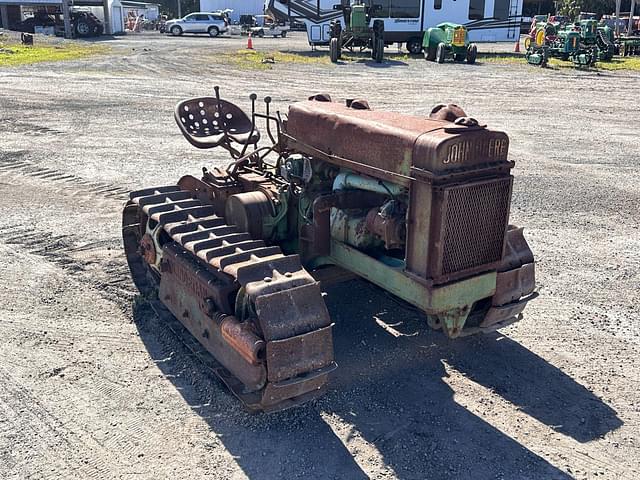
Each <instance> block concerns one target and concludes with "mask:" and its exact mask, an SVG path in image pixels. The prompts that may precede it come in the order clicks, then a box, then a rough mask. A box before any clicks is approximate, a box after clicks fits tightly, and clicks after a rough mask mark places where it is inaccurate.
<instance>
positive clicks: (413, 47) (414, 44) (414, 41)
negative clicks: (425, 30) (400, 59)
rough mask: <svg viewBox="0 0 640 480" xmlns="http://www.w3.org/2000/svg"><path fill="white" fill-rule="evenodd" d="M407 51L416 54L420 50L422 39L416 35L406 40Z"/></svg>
mask: <svg viewBox="0 0 640 480" xmlns="http://www.w3.org/2000/svg"><path fill="white" fill-rule="evenodd" d="M406 47H407V51H408V52H409V53H411V54H413V55H418V54H419V53H420V52H422V39H421V38H418V37H414V38H410V39H409V40H407V45H406Z"/></svg>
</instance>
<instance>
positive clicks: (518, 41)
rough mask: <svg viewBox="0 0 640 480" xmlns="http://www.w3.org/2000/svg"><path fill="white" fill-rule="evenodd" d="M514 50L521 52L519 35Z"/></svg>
mask: <svg viewBox="0 0 640 480" xmlns="http://www.w3.org/2000/svg"><path fill="white" fill-rule="evenodd" d="M513 51H514V52H515V53H520V38H519V37H518V39H517V40H516V46H515V48H514V49H513Z"/></svg>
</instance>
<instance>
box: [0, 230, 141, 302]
mask: <svg viewBox="0 0 640 480" xmlns="http://www.w3.org/2000/svg"><path fill="white" fill-rule="evenodd" d="M0 241H2V242H4V243H6V244H8V245H17V246H20V247H22V248H23V249H25V250H26V251H27V252H29V253H32V254H34V255H38V256H41V257H44V258H45V259H46V260H48V261H50V262H52V263H54V264H56V265H58V266H60V267H62V268H63V269H64V270H65V271H67V272H69V273H71V274H73V275H81V276H83V277H85V278H83V281H86V283H89V284H90V285H91V286H92V287H93V288H95V289H96V290H98V292H99V294H100V296H101V297H102V298H104V299H105V300H108V301H110V302H112V303H114V304H116V305H117V306H118V307H119V308H120V309H121V310H122V311H123V312H125V313H127V314H129V313H130V312H131V302H132V301H133V298H134V296H135V292H134V289H133V285H132V283H131V280H130V278H129V270H128V267H127V265H126V263H125V260H124V254H123V255H122V256H118V257H116V258H112V257H109V258H108V259H107V258H103V257H104V255H103V251H104V249H105V247H107V248H112V249H114V250H119V249H121V248H122V247H121V245H120V241H119V239H110V240H102V241H99V242H91V243H89V244H79V245H78V244H77V242H76V241H75V240H74V239H73V237H72V236H71V235H53V234H51V233H49V232H46V231H42V230H40V229H37V228H34V227H31V226H24V225H13V226H10V227H7V228H3V229H2V230H1V231H0ZM79 252H82V258H78V253H79ZM74 254H75V255H74ZM101 254H102V257H101Z"/></svg>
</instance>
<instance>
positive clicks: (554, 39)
mask: <svg viewBox="0 0 640 480" xmlns="http://www.w3.org/2000/svg"><path fill="white" fill-rule="evenodd" d="M524 46H525V48H526V52H525V58H526V59H527V62H529V63H530V64H532V65H540V66H541V67H546V66H547V64H548V62H549V58H551V57H555V58H560V59H562V60H571V61H572V62H573V63H574V64H575V65H576V66H577V67H584V66H590V65H594V64H595V62H596V60H597V53H596V49H595V47H591V46H585V45H584V44H583V43H582V42H581V39H580V32H579V29H575V28H573V27H568V26H566V27H565V26H563V25H561V24H560V23H554V22H551V21H547V22H536V23H535V25H533V27H532V29H531V32H530V34H529V36H528V37H527V38H525V41H524Z"/></svg>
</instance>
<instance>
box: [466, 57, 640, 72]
mask: <svg viewBox="0 0 640 480" xmlns="http://www.w3.org/2000/svg"><path fill="white" fill-rule="evenodd" d="M478 61H479V62H483V63H494V64H498V65H527V60H526V59H525V58H524V55H522V54H515V53H496V54H478ZM549 66H550V67H551V68H577V67H576V65H575V64H574V63H573V62H572V61H564V60H560V59H559V58H550V59H549ZM595 68H596V69H599V70H609V71H612V70H630V71H636V72H638V71H640V57H614V58H613V60H611V61H609V62H597V63H596V65H595Z"/></svg>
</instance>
